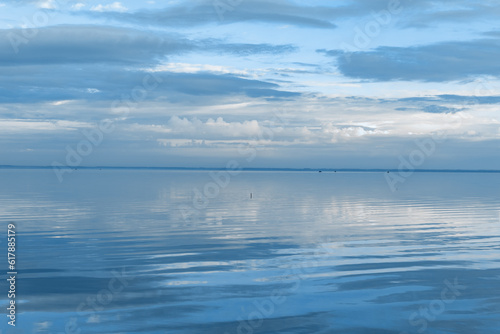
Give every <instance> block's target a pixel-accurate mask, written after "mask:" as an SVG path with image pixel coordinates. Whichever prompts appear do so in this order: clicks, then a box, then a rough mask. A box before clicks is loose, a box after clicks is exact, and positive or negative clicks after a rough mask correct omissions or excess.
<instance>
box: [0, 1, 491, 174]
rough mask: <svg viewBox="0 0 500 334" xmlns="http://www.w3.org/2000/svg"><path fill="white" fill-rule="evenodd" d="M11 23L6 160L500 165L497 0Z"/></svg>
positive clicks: (199, 8) (140, 13)
mask: <svg viewBox="0 0 500 334" xmlns="http://www.w3.org/2000/svg"><path fill="white" fill-rule="evenodd" d="M0 11H1V15H0V18H1V20H0V73H1V75H0V87H1V89H0V137H1V144H0V156H1V157H2V161H1V162H0V165H51V164H54V163H59V164H61V165H71V164H73V165H75V166H76V165H78V166H96V165H103V166H104V165H106V166H190V167H196V166H207V167H211V166H217V167H223V166H225V165H226V163H227V162H228V161H230V160H236V161H238V162H239V163H240V165H241V166H243V167H293V168H304V167H307V168H397V167H398V166H399V164H400V163H401V161H402V160H405V159H406V160H409V159H410V158H411V157H415V156H416V155H418V154H416V153H415V152H418V151H422V152H424V153H425V154H424V155H423V159H421V161H419V163H418V165H416V166H415V167H418V168H464V169H500V158H499V154H498V153H499V148H500V146H499V144H500V121H499V119H500V118H499V112H498V109H499V108H498V103H499V102H500V82H499V77H500V63H499V62H498V59H499V58H500V57H499V56H500V29H498V24H495V23H496V22H495V21H496V20H497V18H498V17H499V15H500V5H499V4H498V2H497V1H481V2H479V1H462V0H458V1H445V0H441V1H432V0H421V1H411V0H399V1H398V0H384V1H382V0H351V1H299V0H296V1H293V0H269V1H254V0H207V1H206V0H190V1H120V2H115V1H109V2H103V1H72V0H68V1H63V0H57V1H56V0H41V1H37V0H17V1H5V0H4V1H1V2H0ZM103 124H106V125H107V127H105V128H106V131H104V130H103V129H102V128H103ZM100 125H101V127H100ZM436 138H440V139H439V140H438V139H436ZM422 143H426V144H427V147H428V148H430V149H428V150H427V151H425V149H422V147H423V146H422V145H423V144H422ZM68 152H70V153H68ZM71 152H73V153H71ZM75 152H76V153H75ZM78 152H79V153H78ZM71 154H73V155H75V154H76V155H78V157H76V158H75V157H74V156H73V160H72V158H71V157H70V158H68V155H71ZM68 159H69V160H68Z"/></svg>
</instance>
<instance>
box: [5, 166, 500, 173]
mask: <svg viewBox="0 0 500 334" xmlns="http://www.w3.org/2000/svg"><path fill="white" fill-rule="evenodd" d="M54 168H57V169H71V170H78V169H128V170H132V169H142V170H191V171H221V170H228V169H229V168H226V167H166V166H162V167H153V166H75V167H71V166H64V167H54V166H26V165H0V169H54ZM231 170H239V171H269V172H272V171H296V172H401V171H404V172H410V171H411V172H434V173H443V172H447V173H500V170H498V169H444V168H443V169H416V168H415V169H412V170H408V169H397V168H291V167H288V168H285V167H241V168H234V169H231Z"/></svg>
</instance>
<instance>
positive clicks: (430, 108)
mask: <svg viewBox="0 0 500 334" xmlns="http://www.w3.org/2000/svg"><path fill="white" fill-rule="evenodd" d="M461 110H463V109H459V108H450V107H445V106H440V105H437V104H430V105H427V106H425V107H424V108H423V111H425V112H428V113H432V114H454V113H456V112H459V111H461Z"/></svg>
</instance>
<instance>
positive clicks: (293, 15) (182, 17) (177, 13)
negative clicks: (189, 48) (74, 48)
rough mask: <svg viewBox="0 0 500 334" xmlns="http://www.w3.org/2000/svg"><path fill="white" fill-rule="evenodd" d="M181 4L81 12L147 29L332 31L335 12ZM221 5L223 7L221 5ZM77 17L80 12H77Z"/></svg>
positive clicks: (202, 1)
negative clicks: (214, 26)
mask: <svg viewBox="0 0 500 334" xmlns="http://www.w3.org/2000/svg"><path fill="white" fill-rule="evenodd" d="M230 3H231V2H230V1H224V2H220V1H219V2H217V1H213V0H195V1H183V2H181V4H179V5H175V6H170V7H167V8H165V9H162V10H158V9H155V10H139V11H137V12H133V13H119V12H103V13H96V12H93V11H87V12H81V13H84V14H86V15H89V16H91V17H93V18H95V17H100V18H105V19H114V20H118V21H125V22H129V23H135V24H140V25H147V26H165V27H192V26H198V25H205V24H210V23H218V24H229V23H235V22H267V23H277V24H291V25H295V26H306V27H314V28H326V29H331V28H335V24H334V23H333V22H331V20H332V19H334V18H335V13H336V10H335V8H332V7H326V6H311V5H299V4H297V3H294V2H292V1H289V0H268V1H262V0H255V1H254V0H241V1H233V2H232V3H234V5H230ZM221 4H225V5H221ZM79 14H80V13H79Z"/></svg>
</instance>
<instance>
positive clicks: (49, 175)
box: [0, 169, 500, 334]
mask: <svg viewBox="0 0 500 334" xmlns="http://www.w3.org/2000/svg"><path fill="white" fill-rule="evenodd" d="M226 176H227V175H226ZM225 183H228V185H227V186H226V184H225ZM215 185H216V183H213V179H212V177H211V176H210V174H209V172H207V171H200V172H196V171H151V170H78V171H75V172H74V173H72V174H67V175H66V176H65V179H64V182H62V183H59V182H58V180H57V178H56V176H55V175H54V173H53V172H52V171H50V170H8V169H7V170H0V186H1V187H0V216H1V217H0V221H1V222H2V231H0V232H1V233H0V234H1V235H2V236H4V237H2V238H1V242H0V261H1V262H0V263H3V264H2V265H0V272H2V273H3V274H4V273H6V272H7V271H8V270H7V262H6V253H7V250H6V248H7V245H6V237H5V236H6V233H7V223H8V222H14V223H15V224H16V226H17V227H16V228H17V231H18V235H17V249H16V255H17V270H18V277H17V293H16V300H17V305H18V308H17V318H16V324H17V325H16V328H15V330H13V329H12V328H10V326H8V325H7V318H6V317H2V319H0V329H1V330H3V332H2V333H3V334H5V333H58V334H59V333H174V334H177V333H196V334H197V333H214V334H215V333H217V334H234V333H238V334H239V333H245V334H250V333H283V334H285V333H287V334H292V333H293V334H296V333H370V334H373V333H374V334H378V333H384V334H385V333H387V334H391V333H397V334H402V333H443V334H444V333H467V334H471V333H481V334H484V333H500V213H499V212H500V211H499V210H500V196H499V195H500V174H486V173H485V174H481V173H467V174H461V173H415V174H413V175H411V176H410V177H408V178H407V179H406V180H405V182H404V183H402V184H400V185H399V186H398V189H397V191H394V192H392V191H391V189H390V188H389V186H388V184H387V182H386V180H385V176H384V174H383V173H347V172H345V173H313V172H242V173H240V174H239V175H232V176H230V179H229V180H228V179H221V181H220V185H217V186H215ZM205 186H206V188H205ZM196 189H197V190H196ZM198 191H199V192H200V193H201V194H203V193H204V191H206V193H207V194H209V195H210V196H209V197H210V198H206V197H203V196H200V194H199V193H198ZM250 194H251V195H250ZM251 197H252V198H251ZM7 290H8V287H7V284H6V281H5V280H3V281H2V283H1V284H0V302H1V304H2V309H4V310H5V307H6V306H7Z"/></svg>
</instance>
